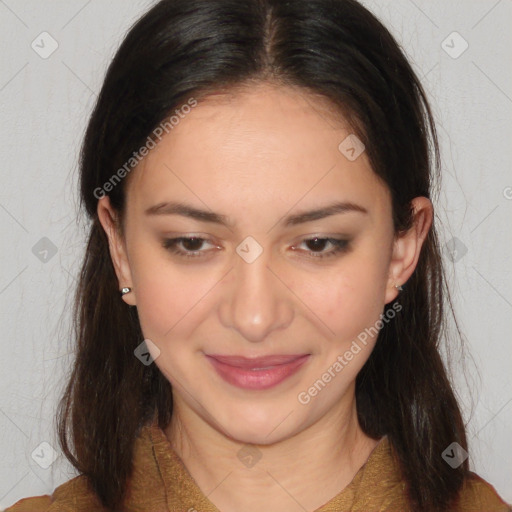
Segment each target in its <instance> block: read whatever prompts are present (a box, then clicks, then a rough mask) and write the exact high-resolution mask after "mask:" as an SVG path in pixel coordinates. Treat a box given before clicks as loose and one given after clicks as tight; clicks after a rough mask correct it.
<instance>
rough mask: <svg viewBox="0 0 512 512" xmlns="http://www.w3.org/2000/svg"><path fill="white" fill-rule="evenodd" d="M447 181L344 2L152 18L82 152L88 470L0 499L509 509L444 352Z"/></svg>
mask: <svg viewBox="0 0 512 512" xmlns="http://www.w3.org/2000/svg"><path fill="white" fill-rule="evenodd" d="M438 172H439V150H438V144H437V138H436V132H435V127H434V123H433V119H432V115H431V112H430V108H429V105H428V102H427V99H426V96H425V93H424V91H423V89H422V87H421V85H420V83H419V81H418V79H417V77H416V76H415V74H414V72H413V71H412V69H411V67H410V65H409V64H408V62H407V60H406V58H405V57H404V55H403V53H402V52H401V50H400V49H399V47H398V45H397V43H396V42H395V41H394V39H393V37H392V36H391V35H390V33H389V32H388V31H387V30H386V29H385V28H384V27H383V26H382V24H381V23H380V22H379V21H378V20H377V19H376V18H375V17H374V16H373V15H372V14H371V13H370V12H368V11H367V10H366V9H365V8H364V7H362V6H361V5H360V4H358V3H357V2H356V1H355V0H294V1H293V2H285V1H279V0H248V1H245V2H238V1H235V0H186V1H185V0H163V1H161V2H159V3H157V4H156V5H155V6H154V7H153V8H152V9H150V10H149V12H148V13H147V14H146V15H145V16H143V18H142V19H141V20H139V21H138V22H137V23H136V24H135V26H134V27H133V28H132V29H131V30H130V32H129V34H128V35H127V37H126V39H125V41H124V42H123V44H122V46H121V47H120V48H119V50H118V52H117V54H116V56H115V58H114V60H113V62H112V64H111V65H110V67H109V70H108V73H107V76H106V79H105V82H104V84H103V87H102V90H101V93H100V95H99V98H98V102H97V105H96V107H95V109H94V112H93V114H92V117H91V119H90V122H89V125H88V129H87V133H86V137H85V141H84V145H83V149H82V154H81V201H82V204H83V205H84V206H85V209H86V211H87V214H88V215H89V216H90V218H91V221H92V223H91V228H90V236H89V243H88V246H87V250H86V254H85V259H84V263H83V268H82V272H81V278H80V284H79V287H78V292H77V302H76V326H77V357H76V363H75V367H74V369H73V372H72V376H71V378H70V381H69V385H68V387H67V390H66V393H65V395H64V397H63V399H62V401H61V404H60V409H59V433H60V439H61V443H62V448H63V450H64V453H65V454H66V456H67V457H68V458H69V460H70V461H71V462H72V463H73V464H74V466H75V467H76V468H77V470H78V471H79V473H80V476H78V477H76V478H74V479H73V480H71V481H69V482H67V483H65V484H63V485H61V486H60V487H59V488H57V490H56V491H55V492H54V494H53V495H52V496H51V497H50V496H42V497H35V498H28V499H25V500H21V501H20V502H18V503H17V504H16V505H14V506H13V507H11V508H10V509H8V510H9V511H10V512H18V511H27V510H31V511H32V510H33V511H41V512H42V511H48V512H50V511H52V512H53V511H88V512H89V511H92V510H94V511H97V510H122V511H125V512H132V511H142V510H144V511H146V512H161V511H164V510H165V511H178V510H179V511H184V510H188V511H194V510H197V511H201V512H205V511H217V512H218V511H222V512H236V511H240V510H244V511H261V510H263V509H264V510H267V511H269V512H273V511H277V510H279V511H282V510H286V511H295V510H297V511H300V510H302V511H303V510H308V511H318V512H320V511H321V512H327V511H352V510H353V511H355V510H358V511H361V510H364V511H377V510H378V511H389V512H392V511H393V512H394V511H399V510H400V511H403V510H414V511H425V512H426V511H452V510H456V511H483V510H485V511H506V510H511V509H510V507H509V506H508V505H507V504H506V503H504V502H503V501H502V500H501V499H500V498H499V496H498V495H497V493H496V491H495V490H494V488H493V487H492V486H491V485H490V484H488V483H487V482H485V481H484V480H482V479H481V478H479V477H478V476H477V475H475V474H474V473H472V472H470V471H469V466H468V460H467V449H468V446H467V441H466V434H465V429H464V423H463V420H462V416H461V413H460V409H459V406H458V404H457V401H456V399H455V397H454V393H453V391H452V388H451V385H450V382H449V379H448V376H447V373H446V371H445V368H444V366H443V362H442V360H441V357H440V354H439V350H438V347H439V344H440V341H441V340H442V336H443V333H444V331H443V328H444V325H445V324H444V321H445V316H446V304H449V301H448V295H447V291H446V288H445V281H444V278H443V267H442V261H441V256H440V249H439V244H438V238H437V233H436V229H435V226H434V213H433V207H432V202H431V199H432V195H433V192H434V191H433V182H434V180H435V179H436V177H437V173H438ZM119 290H121V295H120V294H119Z"/></svg>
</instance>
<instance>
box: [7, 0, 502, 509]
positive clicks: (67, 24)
mask: <svg viewBox="0 0 512 512" xmlns="http://www.w3.org/2000/svg"><path fill="white" fill-rule="evenodd" d="M151 3H152V2H150V1H148V0H146V1H143V0H138V1H137V0H130V1H128V0H115V1H113V0H109V1H105V0H102V1H100V0H89V1H87V0H73V1H71V0H65V1H64V0H59V1H58V0H53V1H44V2H41V1H40V0H30V1H29V0H0V39H1V48H2V50H1V66H0V105H1V120H2V122H1V125H0V131H1V133H0V143H1V167H0V168H1V183H2V186H1V190H0V229H1V244H2V251H1V260H0V263H1V269H2V272H1V276H0V303H1V307H2V315H1V321H2V325H1V331H2V341H1V343H2V356H1V370H0V425H1V428H0V453H1V456H0V509H2V508H5V507H7V506H9V505H11V504H12V503H14V502H15V501H17V500H18V499H20V498H22V497H25V496H32V495H38V494H49V493H51V492H52V491H53V489H54V488H55V487H56V486H57V485H59V484H60V483H62V482H64V481H66V480H68V479H69V478H71V477H72V476H74V472H73V471H72V468H71V467H70V466H69V464H68V463H67V462H66V461H65V459H64V457H63V456H62V455H61V454H60V453H59V449H58V444H57V441H56V438H55V431H54V427H53V413H54V411H55V407H56V403H57V398H58V396H59V394H60V392H61V391H62V386H63V384H64V381H65V379H64V376H65V372H66V371H67V370H68V368H69V365H70V363H71V361H72V354H71V349H70V325H69V307H70V303H71V297H72V287H73V286H74V284H75V277H74V276H75V275H76V273H77V271H78V264H79V262H80V258H81V255H82V252H83V250H84V233H85V231H84V224H83V223H77V222H76V221H75V218H76V204H77V200H76V182H77V175H76V163H77V154H78V148H79V144H80V141H81V137H82V135H83V131H84V128H85V125H86V121H87V118H88V115H89V113H90V111H91V108H92V106H93V104H94V101H95V98H96V95H97V93H98V91H99V88H100V85H101V82H102V79H103V75H104V72H105V69H106V66H107V65H108V63H109V61H110V59H111V57H112V55H113V53H114V51H115V49H116V48H117V46H118V44H119V43H120V41H121V39H122V36H123V34H124V33H125V31H126V30H127V28H128V27H129V26H130V25H131V24H132V23H133V22H134V21H135V20H136V19H137V18H138V16H139V15H140V14H141V13H142V12H143V11H144V10H145V8H146V7H147V6H148V5H150V4H151ZM364 4H365V5H366V6H367V7H369V8H370V9H371V10H372V11H373V12H375V13H376V14H377V15H378V16H379V17H380V18H381V19H382V20H383V21H384V23H385V24H386V25H387V26H388V27H389V28H390V30H391V31H392V32H393V34H394V35H395V36H396V37H397V39H398V40H399V41H400V43H401V44H402V46H403V48H404V49H405V51H406V53H407V55H408V56H409V58H410V59H411V61H412V64H413V66H414V68H415V70H416V71H417V72H418V74H419V76H420V77H422V80H423V83H424V85H425V87H426V89H427V92H428V94H429V97H430V99H431V102H432V105H433V109H434V113H435V116H436V119H437V122H438V127H439V132H440V137H441V145H442V157H443V174H444V178H443V184H442V185H443V192H442V194H441V196H440V198H439V201H438V203H437V204H436V206H437V207H438V220H439V221H440V222H442V232H441V237H442V242H443V245H445V244H447V245H446V251H445V256H446V261H447V265H448V270H449V274H450V281H451V285H452V288H453V290H454V298H455V304H456V309H457V312H458V318H459V320H460V323H461V326H462V329H463V332H464V334H465V338H466V348H467V350H468V353H469V356H466V358H465V361H463V360H461V356H460V354H459V352H457V351H454V353H453V354H452V358H453V359H452V361H453V364H452V370H453V377H454V380H455V381H456V383H457V385H458V393H459V395H460V397H461V400H462V404H463V407H464V412H465V418H466V420H467V422H468V436H469V440H470V448H471V456H470V462H471V465H472V467H473V469H474V470H475V471H476V472H477V473H479V474H480V475H481V476H482V477H483V478H485V479H487V480H488V481H490V482H491V483H492V484H493V485H494V486H495V487H496V489H497V490H498V491H499V492H500V493H501V495H502V497H503V498H505V499H506V500H508V501H509V502H512V482H511V475H512V463H511V461H512V436H511V435H510V434H511V430H512V429H511V425H512V381H511V378H510V375H511V366H512V364H511V360H512V346H511V345H512V344H511V337H510V330H511V328H512V314H511V313H512V293H511V289H512V272H511V267H512V265H511V262H512V235H511V229H510V226H511V223H512V222H511V221H512V171H511V160H512V158H511V157H512V154H511V153H512V151H511V141H512V129H511V128H512V127H511V125H512V123H511V114H512V79H511V76H512V69H511V61H510V58H511V49H512V36H511V29H512V25H511V21H512V0H499V1H496V0H472V1H469V0H458V1H455V0H451V1H449V2H447V1H446V0H436V1H432V0H428V1H427V0H393V1H390V0H365V1H364ZM45 31H46V32H48V33H49V34H50V35H51V37H52V38H53V39H54V40H55V41H56V42H57V44H58V48H57V49H56V50H55V52H54V53H53V54H52V55H50V56H49V57H47V58H42V57H41V56H40V53H41V52H45V51H46V52H47V51H49V50H50V49H51V41H50V39H49V38H48V36H40V34H41V33H42V32H45ZM454 31H456V32H458V33H459V34H460V36H461V37H462V38H463V39H461V38H460V37H458V36H457V35H453V32H454ZM41 39H43V42H41ZM33 41H35V43H34V45H38V46H36V49H37V50H38V51H39V52H40V53H37V52H36V50H35V49H33V48H32V46H31V45H32V42H33ZM443 41H444V43H443ZM464 41H466V42H467V44H468V45H469V46H468V48H467V50H466V51H464V52H463V53H462V54H461V55H458V54H459V53H460V52H461V51H462V50H463V49H464V46H465V43H464ZM455 57H456V58H455ZM462 363H464V364H465V368H466V370H465V371H463V369H462V367H461V364H462ZM41 443H48V445H50V446H48V445H47V444H43V445H41ZM52 447H53V448H52ZM52 449H54V450H55V456H56V457H57V458H56V460H55V461H54V462H53V464H51V465H50V466H49V467H48V468H46V469H44V468H43V467H41V466H40V464H38V463H41V464H43V465H45V464H46V465H48V464H49V463H50V462H51V461H52V459H53V457H52V455H53V452H52ZM32 454H34V456H32Z"/></svg>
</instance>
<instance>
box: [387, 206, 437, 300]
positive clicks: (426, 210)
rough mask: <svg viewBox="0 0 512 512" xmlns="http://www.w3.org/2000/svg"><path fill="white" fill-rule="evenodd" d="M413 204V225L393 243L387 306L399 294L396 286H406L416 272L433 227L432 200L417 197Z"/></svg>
mask: <svg viewBox="0 0 512 512" xmlns="http://www.w3.org/2000/svg"><path fill="white" fill-rule="evenodd" d="M411 204H412V207H413V210H414V214H413V215H414V220H413V225H412V226H411V227H410V229H408V230H407V231H405V232H403V233H399V234H398V235H397V237H396V238H395V241H394V243H393V252H392V255H391V261H390V264H389V279H388V285H387V288H386V298H385V302H386V304H388V303H389V302H391V301H392V300H394V299H395V298H396V297H397V295H398V293H399V292H398V290H397V288H396V287H395V285H402V284H404V283H405V282H406V281H407V280H408V279H409V277H411V275H412V273H413V272H414V269H415V268H416V265H417V264H418V259H419V257H420V253H421V248H422V246H423V242H424V241H425V239H426V238H427V235H428V232H429V230H430V226H431V225H432V218H433V208H432V203H431V202H430V200H429V199H428V198H427V197H415V198H414V199H413V200H412V201H411Z"/></svg>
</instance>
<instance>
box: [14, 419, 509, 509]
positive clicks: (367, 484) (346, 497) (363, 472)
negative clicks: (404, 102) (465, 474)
mask: <svg viewBox="0 0 512 512" xmlns="http://www.w3.org/2000/svg"><path fill="white" fill-rule="evenodd" d="M404 489H405V484H404V482H403V480H402V478H401V477H400V471H399V467H398V464H397V461H396V459H395V457H394V454H393V450H392V447H391V445H390V443H389V441H388V439H387V437H383V438H382V439H381V440H380V441H379V443H378V444H377V445H376V446H375V448H374V449H373V451H372V452H371V454H370V456H369V457H368V459H367V460H366V462H365V464H364V465H363V466H362V467H361V468H360V469H359V471H358V472H357V473H356V475H355V476H354V478H353V479H352V481H351V482H350V484H349V485H348V486H347V487H345V489H343V490H342V491H341V492H340V493H339V494H337V495H336V496H334V497H333V498H332V499H331V500H329V502H327V503H326V504H324V505H323V506H321V507H320V508H318V509H317V510H316V511H315V512H377V511H378V512H406V511H409V510H410V508H408V507H407V504H406V501H405V497H404ZM453 510H454V512H511V511H512V507H510V506H509V505H507V504H506V503H505V502H504V501H503V500H501V499H500V497H499V496H498V494H497V492H496V491H495V489H494V488H493V487H492V486H491V485H490V484H489V483H487V482H486V481H485V480H483V479H482V478H480V477H478V476H477V475H475V474H472V476H471V479H469V480H468V481H467V482H466V483H465V485H464V488H463V489H462V491H461V493H460V497H459V500H458V503H457V506H456V507H454V509H453ZM122 511H123V512H221V511H219V510H218V509H217V508H216V507H215V505H214V504H213V503H212V502H211V501H210V500H209V499H208V496H207V495H205V494H204V493H203V492H202V491H201V489H200V488H199V487H198V485H197V483H196V482H195V480H194V479H193V478H192V476H191V475H190V473H189V472H188V470H187V468H186V467H185V465H184V464H183V461H182V460H181V459H180V458H179V456H178V455H177V453H176V452H175V451H174V450H173V448H172V446H171V444H170V443H169V441H168V439H167V437H166V435H165V433H164V431H163V430H161V429H160V428H159V427H158V426H157V425H156V423H153V424H150V425H146V426H144V427H143V428H142V430H141V433H140V435H139V437H138V438H137V440H136V442H135V451H134V472H133V474H132V476H131V478H130V481H129V484H128V491H127V496H126V499H125V504H124V506H123V507H122ZM5 512H109V511H108V510H107V509H105V508H104V507H102V505H101V503H100V502H99V500H98V498H97V497H96V496H95V494H94V493H93V492H92V491H91V490H90V489H89V488H88V485H87V481H86V478H85V477H84V476H77V477H75V478H73V479H72V480H70V481H68V482H66V483H64V484H62V485H61V486H59V487H57V489H56V490H55V491H54V493H53V495H52V496H49V495H46V496H38V497H32V498H25V499H22V500H20V501H18V502H17V503H16V504H15V505H13V506H12V507H10V508H8V509H7V510H6V511H5Z"/></svg>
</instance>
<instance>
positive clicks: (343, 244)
mask: <svg viewBox="0 0 512 512" xmlns="http://www.w3.org/2000/svg"><path fill="white" fill-rule="evenodd" d="M190 240H197V241H201V242H209V240H208V239H206V238H201V237H195V236H190V237H187V236H182V237H178V238H168V239H165V240H164V241H163V243H162V245H163V247H164V248H165V249H167V250H168V251H169V252H172V253H174V254H177V255H178V256H181V257H183V258H188V259H192V258H202V257H204V256H202V253H205V252H206V251H183V250H181V249H178V248H177V245H178V244H179V243H181V242H183V241H190ZM314 240H318V241H322V242H324V241H325V242H327V243H330V244H332V245H333V246H334V249H332V250H331V251H328V252H325V253H315V251H307V252H308V253H309V256H308V257H309V258H313V259H315V258H316V259H325V258H331V257H334V256H337V255H340V254H343V253H345V252H347V251H348V250H349V248H350V245H349V244H350V242H349V241H348V240H345V239H340V238H331V237H323V238H322V237H311V238H304V239H303V240H301V243H304V242H311V241H314ZM293 250H295V249H293Z"/></svg>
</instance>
